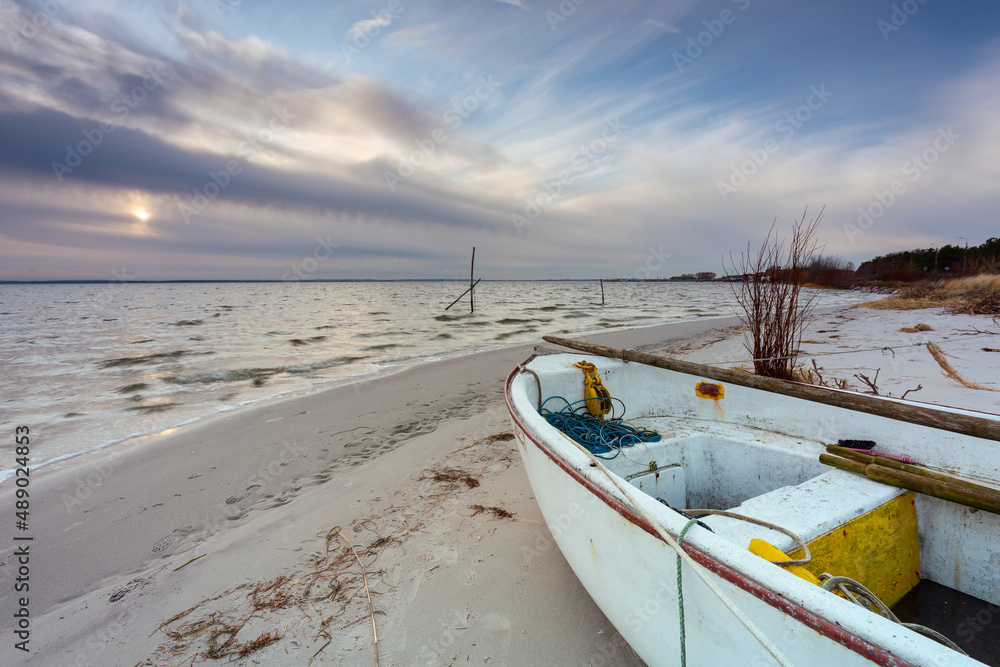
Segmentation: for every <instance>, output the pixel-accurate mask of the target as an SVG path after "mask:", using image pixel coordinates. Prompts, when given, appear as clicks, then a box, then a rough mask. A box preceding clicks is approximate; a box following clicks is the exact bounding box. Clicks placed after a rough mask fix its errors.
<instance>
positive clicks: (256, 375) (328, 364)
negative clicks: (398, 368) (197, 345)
mask: <svg viewBox="0 0 1000 667" xmlns="http://www.w3.org/2000/svg"><path fill="white" fill-rule="evenodd" d="M366 358H367V357H352V356H346V357H336V358H334V359H326V360H323V361H314V362H308V363H304V364H295V365H288V366H273V367H270V368H233V369H228V370H221V371H209V372H207V373H186V374H179V375H169V376H167V377H164V378H163V381H164V382H169V383H170V384H181V385H184V384H212V383H214V382H244V381H246V380H253V381H256V380H266V379H267V378H270V377H273V376H275V375H279V374H281V373H292V374H300V373H311V372H312V371H318V370H323V369H324V368H333V367H334V366H343V365H345V364H350V363H353V362H355V361H361V360H362V359H366Z"/></svg>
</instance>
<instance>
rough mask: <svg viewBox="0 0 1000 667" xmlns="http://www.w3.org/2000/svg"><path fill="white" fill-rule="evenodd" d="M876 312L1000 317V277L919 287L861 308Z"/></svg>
mask: <svg viewBox="0 0 1000 667" xmlns="http://www.w3.org/2000/svg"><path fill="white" fill-rule="evenodd" d="M858 307H862V308H873V309H876V310H918V309H921V308H945V309H946V310H947V311H948V312H949V313H952V314H961V313H965V314H969V315H1000V275H993V274H983V275H978V276H967V277H965V278H953V279H951V280H943V281H940V282H937V283H918V284H916V285H913V286H911V287H907V288H905V289H903V290H902V291H901V292H900V293H899V294H896V295H894V296H890V297H886V298H884V299H879V300H878V301H867V302H865V303H862V304H858Z"/></svg>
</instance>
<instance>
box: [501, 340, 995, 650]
mask: <svg viewBox="0 0 1000 667" xmlns="http://www.w3.org/2000/svg"><path fill="white" fill-rule="evenodd" d="M550 359H551V358H541V359H539V360H536V362H537V361H542V363H541V364H540V366H541V367H542V369H543V370H549V371H550V372H548V373H547V374H545V375H544V376H543V377H544V380H539V382H538V383H537V385H538V387H540V388H541V394H542V396H543V400H544V398H549V397H552V396H560V397H564V398H566V399H567V401H570V402H572V401H579V400H582V399H583V387H582V383H581V381H580V377H581V375H580V371H578V370H576V369H572V368H569V369H567V368H566V367H567V364H566V363H565V361H563V362H562V366H561V367H560V366H558V365H557V364H558V362H556V361H550ZM595 362H596V363H597V364H598V367H599V373H600V375H601V376H602V377H605V378H606V380H605V384H606V385H607V386H608V389H609V391H610V393H611V395H612V396H621V397H622V398H623V401H624V404H625V405H626V406H628V410H629V413H631V414H626V423H628V424H629V425H630V426H633V427H636V428H641V429H648V430H652V431H655V432H656V433H657V434H658V435H659V436H660V439H659V440H658V441H655V442H640V443H637V444H634V445H632V446H627V447H621V448H620V449H618V450H616V451H612V452H609V453H607V454H605V455H604V457H605V460H603V461H602V463H603V464H604V465H605V466H606V467H607V468H608V469H609V470H610V471H611V472H613V473H615V474H617V475H618V476H620V477H621V478H622V479H623V480H624V481H626V482H628V483H629V484H631V485H632V486H633V487H635V488H636V489H638V490H640V491H642V492H643V493H645V494H648V495H649V496H651V497H653V498H655V499H657V500H659V501H660V502H661V503H663V504H665V505H668V506H669V507H671V508H673V509H674V510H678V511H680V512H681V513H685V512H686V511H689V510H697V509H707V510H728V511H730V512H732V513H735V514H739V515H742V516H748V517H753V518H757V519H761V520H764V521H767V522H770V523H773V524H776V525H778V526H781V527H782V528H784V529H785V530H787V531H790V532H791V533H793V534H795V535H796V536H798V537H799V538H801V540H802V541H803V542H805V543H807V544H808V545H809V548H810V551H811V553H812V559H813V560H812V562H811V563H810V564H808V565H806V566H805V569H807V570H808V573H803V574H800V576H803V578H808V576H809V575H814V576H817V577H818V576H819V575H821V574H823V573H829V574H831V575H835V576H848V577H851V578H852V579H855V580H857V581H859V582H861V583H862V584H864V585H865V586H866V587H868V588H869V589H870V590H871V591H872V592H874V593H875V594H876V595H878V597H879V598H880V599H881V600H882V601H883V602H884V603H885V604H886V605H887V606H889V607H890V608H893V609H894V610H895V612H896V613H897V615H898V616H899V617H900V620H901V621H903V622H914V623H920V624H923V625H927V626H929V627H932V628H933V629H934V630H936V631H938V632H940V633H942V634H944V635H945V636H946V637H948V638H949V639H951V640H952V641H953V642H955V643H956V644H958V646H959V647H961V649H962V650H964V651H965V652H966V653H968V654H969V655H970V656H971V657H973V658H975V659H977V660H980V661H981V662H985V663H986V664H992V665H1000V515H997V514H993V513H990V512H987V511H983V510H979V509H975V508H971V507H967V506H963V505H961V504H957V503H955V502H950V501H946V500H942V499H939V498H935V497H931V496H928V495H925V494H923V493H916V492H913V491H909V490H907V489H903V488H899V487H896V486H890V485H888V484H883V483H880V482H876V481H873V480H871V479H868V478H867V477H865V476H863V475H859V474H855V473H852V472H847V471H845V470H841V469H837V468H833V467H830V466H828V465H826V464H824V463H821V462H820V460H819V455H820V454H822V453H823V452H824V451H825V450H826V446H827V445H828V444H831V443H835V442H836V441H837V438H836V437H834V435H837V434H839V435H841V437H856V436H857V435H863V436H865V437H873V439H878V440H879V441H880V445H879V446H880V447H882V448H883V449H891V447H889V446H888V443H887V442H886V439H887V438H888V437H889V436H890V435H891V434H895V433H897V432H898V433H899V435H900V437H905V438H907V439H908V441H909V442H914V440H913V437H915V436H913V437H911V436H910V432H913V433H916V431H915V430H914V429H912V428H909V427H910V426H912V425H906V427H905V428H904V427H901V426H900V427H898V428H897V426H896V425H894V424H892V423H881V424H879V423H877V420H871V419H870V420H868V421H864V420H860V421H857V422H856V423H855V422H842V423H840V424H839V425H838V421H837V415H836V414H835V413H831V411H830V409H829V408H828V407H827V406H822V405H820V406H815V407H813V406H812V405H811V404H810V403H808V402H805V401H801V400H800V401H798V402H797V404H795V405H793V406H792V408H790V409H789V408H786V407H783V406H780V405H774V403H776V402H777V403H780V401H781V400H785V401H787V400H789V399H787V398H785V397H774V396H772V395H770V394H768V393H767V392H761V391H759V390H751V389H745V388H742V387H725V388H722V387H720V388H719V392H720V393H721V394H723V395H724V394H725V392H729V395H730V397H732V398H733V399H734V400H730V399H729V398H721V396H717V397H713V398H712V400H707V401H706V400H705V399H704V398H703V397H702V396H701V395H700V394H701V392H700V391H699V392H694V391H691V390H690V389H691V388H693V386H694V384H695V383H694V381H693V380H691V379H690V378H685V377H682V378H681V382H683V383H684V387H682V388H680V389H678V388H677V387H676V386H674V385H675V384H676V380H677V378H676V377H671V376H673V375H677V374H672V373H668V374H666V376H664V373H663V371H660V369H650V368H649V367H642V366H640V365H638V364H622V363H621V362H618V361H614V360H608V359H604V360H601V361H597V360H596V358H595ZM538 365H539V364H536V366H538ZM546 367H550V368H546ZM627 367H631V368H627ZM556 369H558V371H557V370H556ZM630 376H632V377H630ZM636 376H638V377H636ZM521 377H523V378H524V380H523V381H521V384H520V387H521V388H522V390H523V391H524V392H525V398H526V399H528V401H530V403H529V404H531V405H534V404H536V401H537V396H538V393H539V392H538V390H537V389H536V388H535V385H536V383H535V382H534V381H533V380H532V379H530V378H527V377H526V376H521ZM651 378H652V379H653V381H650V379H651ZM519 380H520V378H519ZM640 383H641V384H640ZM688 385H690V386H688ZM640 386H641V387H643V389H637V387H640ZM747 392H756V393H757V394H759V396H756V397H754V396H753V395H749V394H747ZM696 393H697V394H698V396H696V395H695V394H696ZM720 399H721V400H720ZM779 399H780V400H779ZM754 400H758V401H762V400H763V401H768V402H769V404H771V405H769V406H768V407H767V408H760V407H756V408H749V409H748V408H745V407H743V406H745V405H748V404H751V403H752V402H753V401H754ZM550 405H551V404H550ZM553 409H554V408H553ZM769 410H770V411H771V412H773V414H769V413H768V411H769ZM812 411H814V412H812ZM789 412H790V413H791V414H793V415H796V416H797V419H794V420H790V419H789V418H788V417H787V416H786V415H787V414H788V413H789ZM882 421H883V422H886V421H889V422H891V420H885V419H883V420H882ZM869 422H871V423H869ZM845 424H848V425H847V426H845ZM872 424H874V425H872ZM776 425H783V428H781V429H776V428H775V426H776ZM839 429H842V430H843V433H842V434H840V433H839ZM908 429H909V430H908ZM923 431H924V433H922V434H921V436H920V437H925V438H926V437H930V438H931V439H933V438H934V437H936V436H935V434H933V433H931V434H930V435H929V436H928V434H927V433H926V431H933V429H926V428H924V429H923ZM803 434H808V436H809V437H806V436H805V435H803ZM873 434H878V436H879V437H878V438H875V437H874V435H873ZM945 439H947V438H945ZM917 444H919V443H917ZM966 444H967V443H965V442H964V441H962V442H958V445H956V446H966ZM975 444H979V443H975ZM987 444H989V445H991V446H992V445H996V446H997V447H1000V443H987ZM970 446H971V445H970ZM910 451H912V450H910ZM916 451H918V452H919V451H921V450H920V448H919V446H917V447H916ZM701 523H702V525H703V526H707V527H708V528H710V529H711V530H712V531H713V532H715V533H716V535H718V536H719V537H722V538H723V539H726V540H728V541H730V542H732V543H733V544H735V545H738V546H739V547H740V548H742V549H750V550H751V551H753V552H754V553H758V554H762V553H763V552H759V551H757V550H756V549H755V548H754V546H753V545H752V544H751V543H752V542H754V544H757V543H756V541H757V540H761V541H763V542H765V543H767V544H768V545H771V546H773V547H775V548H776V549H778V550H779V551H781V552H783V553H784V554H788V555H789V556H790V557H791V558H798V557H800V556H801V549H799V547H798V545H797V542H796V541H795V540H794V539H793V538H791V537H789V536H788V535H787V534H785V533H783V532H779V531H775V530H771V529H769V528H766V527H762V526H760V525H756V524H754V523H748V522H746V521H741V520H737V519H733V518H729V517H725V516H719V515H708V516H703V517H702V518H701ZM762 557H764V556H763V555H762ZM769 559H770V560H775V558H773V557H769ZM776 567H777V566H776Z"/></svg>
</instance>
